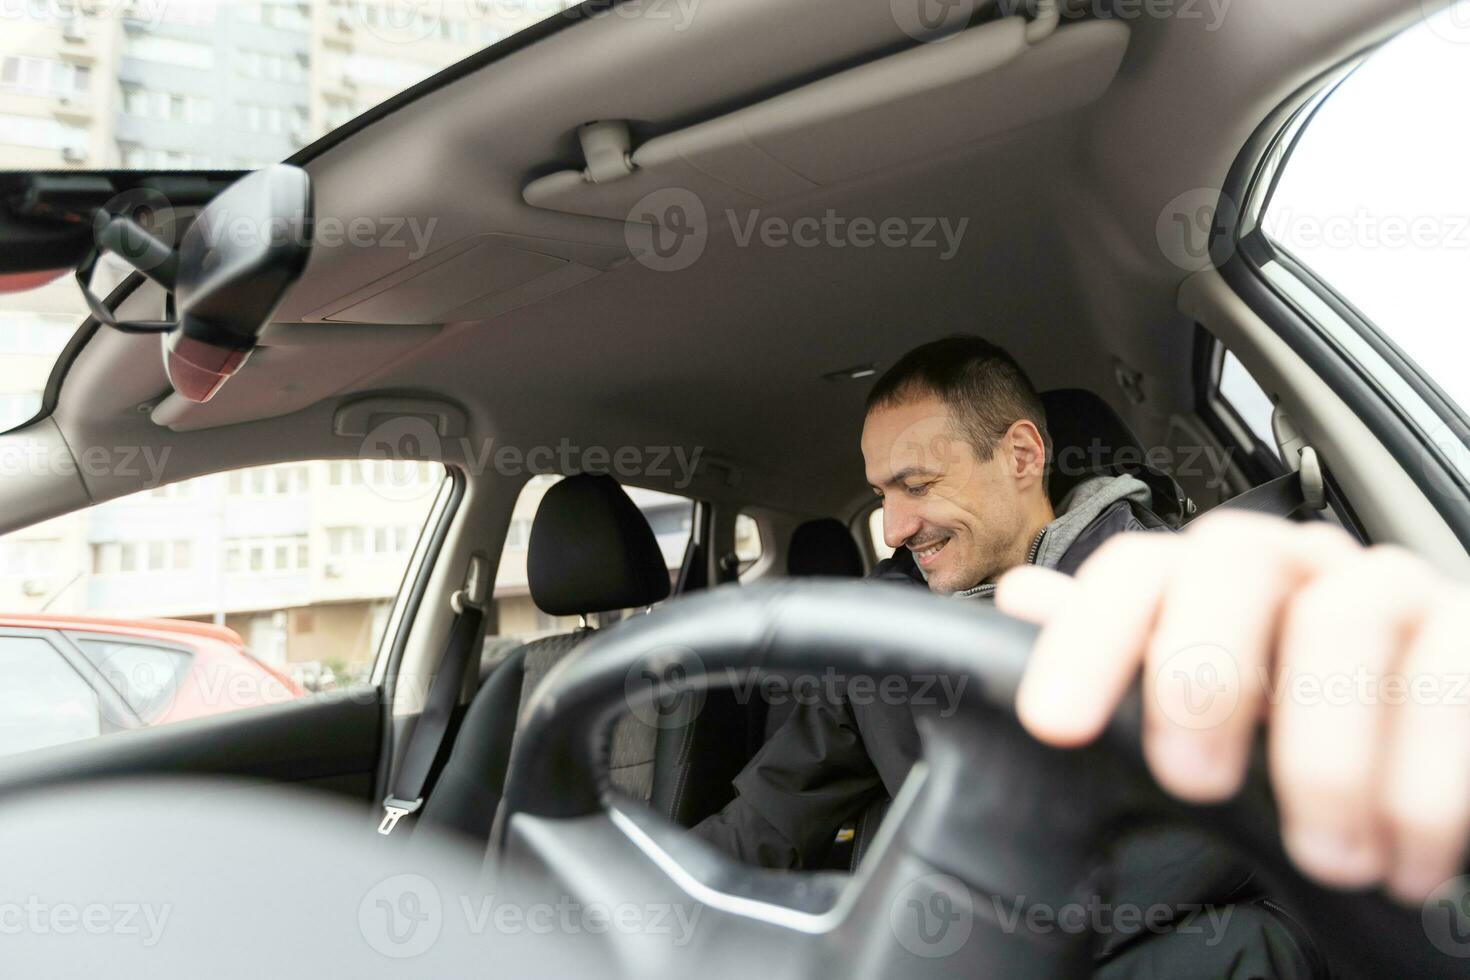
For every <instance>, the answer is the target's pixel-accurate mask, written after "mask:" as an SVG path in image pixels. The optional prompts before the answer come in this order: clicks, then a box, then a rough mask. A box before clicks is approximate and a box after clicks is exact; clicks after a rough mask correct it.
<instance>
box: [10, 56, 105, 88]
mask: <svg viewBox="0 0 1470 980" xmlns="http://www.w3.org/2000/svg"><path fill="white" fill-rule="evenodd" d="M91 87H92V69H90V68H88V67H87V66H85V65H72V64H68V63H67V62H64V61H57V60H56V59H54V58H31V57H28V56H26V55H7V56H6V57H4V58H0V88H5V89H9V90H11V91H15V92H24V93H25V94H27V95H84V94H86V93H87V92H88V91H89V90H90V89H91Z"/></svg>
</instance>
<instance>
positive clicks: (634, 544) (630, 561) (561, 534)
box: [526, 473, 669, 616]
mask: <svg viewBox="0 0 1470 980" xmlns="http://www.w3.org/2000/svg"><path fill="white" fill-rule="evenodd" d="M526 577H527V579H528V581H529V582H530V585H531V598H532V600H534V601H535V603H536V605H537V606H539V607H540V609H541V611H542V612H544V613H547V614H548V615H551V616H575V615H580V614H582V613H591V612H605V611H607V610H610V609H631V608H635V607H637V606H648V605H652V604H653V603H655V602H658V601H659V600H660V599H663V598H666V597H667V596H668V594H669V569H668V566H667V565H666V564H665V563H664V556H663V552H662V551H660V550H659V547H658V541H657V540H656V539H655V538H654V536H653V530H652V529H651V528H650V527H649V526H648V521H647V519H646V518H644V516H643V513H642V511H640V510H639V509H638V507H637V506H636V505H635V504H634V503H633V501H631V500H629V499H628V495H627V494H626V493H624V492H623V488H622V487H620V486H618V483H617V481H616V480H614V479H613V478H612V477H610V476H594V475H593V474H591V473H583V474H579V475H577V476H569V477H567V478H566V479H565V480H562V481H561V482H560V483H557V484H556V485H555V486H553V487H552V488H551V489H550V490H548V491H546V496H544V497H542V498H541V506H540V507H538V508H537V509H536V519H535V520H534V521H533V522H532V523H531V541H530V545H529V547H528V549H527V556H526Z"/></svg>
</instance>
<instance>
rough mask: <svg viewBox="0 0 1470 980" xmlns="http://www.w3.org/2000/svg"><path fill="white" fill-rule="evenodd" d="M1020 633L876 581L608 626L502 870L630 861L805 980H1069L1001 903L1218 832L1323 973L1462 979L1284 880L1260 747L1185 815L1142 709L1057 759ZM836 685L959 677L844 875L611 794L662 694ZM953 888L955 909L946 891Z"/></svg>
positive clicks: (1401, 938) (570, 690)
mask: <svg viewBox="0 0 1470 980" xmlns="http://www.w3.org/2000/svg"><path fill="white" fill-rule="evenodd" d="M1034 636H1035V630H1034V628H1033V627H1030V626H1028V625H1025V624H1022V623H1019V622H1017V621H1015V620H1011V619H1009V618H1007V617H1004V616H1002V615H1000V614H999V613H996V612H995V611H994V610H992V609H990V608H988V607H984V606H982V605H981V604H978V603H968V602H959V601H955V600H952V599H943V598H939V597H936V596H932V595H930V594H928V593H925V592H922V591H919V590H909V589H897V588H885V587H883V586H880V585H876V584H874V583H829V582H799V583H797V582H791V583H781V584H777V585H763V586H755V587H745V588H740V589H734V588H731V589H722V590H716V591H714V592H711V593H706V594H702V595H699V596H696V597H689V598H684V599H681V600H679V601H678V602H676V603H673V604H671V605H669V606H667V607H665V608H663V609H660V610H658V611H656V612H655V613H653V614H651V615H648V616H643V617H638V618H637V619H636V620H633V621H629V622H626V623H623V624H619V625H618V626H617V627H616V628H613V629H610V630H609V631H607V632H606V633H605V634H603V635H601V636H599V637H597V638H595V639H594V640H592V641H590V642H589V643H587V644H585V645H584V646H583V647H581V648H580V649H579V650H578V652H577V653H576V654H575V655H574V656H572V657H569V658H567V659H566V660H564V661H563V662H562V663H561V664H560V665H559V666H558V667H557V668H556V670H555V671H554V672H553V674H552V675H551V676H549V677H548V678H547V680H546V682H545V683H544V684H543V686H542V687H541V688H540V690H539V691H538V694H537V695H536V697H535V699H534V700H533V701H532V702H531V704H529V705H528V706H527V709H526V712H525V714H524V716H523V717H522V719H521V723H520V730H519V732H518V735H517V740H516V745H515V749H514V756H513V760H512V765H511V767H510V773H511V776H510V779H509V782H508V784H507V787H506V792H505V804H504V806H505V812H504V814H503V817H504V819H502V821H501V824H500V830H499V833H498V835H497V837H496V840H495V841H494V844H493V848H494V849H495V850H497V851H498V852H499V854H500V860H501V861H502V863H503V864H504V865H505V866H507V867H510V866H514V867H517V868H519V869H521V870H530V871H532V872H533V873H534V874H541V875H547V874H549V875H550V876H551V878H552V879H554V880H559V881H561V882H563V883H566V882H573V881H575V880H577V879H578V877H579V876H581V875H583V874H590V875H592V876H594V877H595V876H596V875H597V874H598V873H603V874H610V872H607V870H606V869H605V868H603V867H599V865H601V864H605V863H606V862H610V861H614V860H615V857H614V856H613V852H614V850H616V849H617V848H616V847H615V846H614V845H613V844H611V843H609V842H610V841H612V840H616V841H618V845H617V846H618V847H622V848H623V849H624V850H626V849H627V847H628V845H630V844H631V845H632V846H633V848H634V849H635V850H636V852H637V853H638V854H640V855H641V856H642V858H643V860H645V861H646V862H648V863H649V864H651V865H652V866H653V867H652V868H645V869H643V870H644V871H645V872H646V873H647V874H649V875H651V876H652V877H653V878H656V879H658V880H661V881H664V882H666V883H667V884H668V885H669V887H670V888H671V889H672V890H673V891H675V892H677V893H678V894H681V895H683V896H686V898H687V899H688V900H692V901H697V902H699V903H701V904H702V906H703V907H704V908H705V909H706V910H713V911H711V912H710V914H711V915H718V916H722V917H724V920H722V921H728V924H729V927H730V930H731V932H732V934H733V935H738V936H743V937H745V940H746V941H748V940H749V937H751V936H759V937H760V940H759V942H760V943H761V944H764V945H763V947H762V948H763V949H765V950H767V951H769V950H770V949H771V948H783V949H784V950H785V952H784V954H783V955H784V956H786V957H787V961H788V962H791V961H792V960H791V958H792V957H795V958H796V961H805V962H806V963H807V964H808V966H809V967H810V968H811V969H812V970H813V971H814V974H817V973H820V974H831V975H843V976H851V975H852V974H853V972H854V970H853V964H852V963H851V962H850V959H851V957H852V956H856V955H859V953H860V954H861V956H862V958H863V966H862V968H861V969H860V970H857V971H856V972H865V971H871V975H875V976H883V975H894V971H901V972H902V973H903V974H904V975H922V976H929V975H967V976H992V975H997V974H1004V975H1014V976H1077V975H1082V974H1085V973H1086V972H1087V971H1088V970H1089V969H1090V963H1091V960H1090V955H1091V954H1090V951H1089V950H1090V945H1091V941H1092V937H1090V936H1089V935H1087V934H1086V932H1085V931H1076V930H1073V931H1060V930H1057V929H1055V928H1049V929H1046V930H1038V929H1029V928H1028V927H1027V925H1026V919H1025V918H1024V917H1023V918H1022V919H1021V921H1020V924H1019V925H1018V924H1017V921H1016V920H1015V919H1010V920H1007V918H1006V917H1005V916H1004V915H1001V916H996V915H993V914H990V910H991V909H992V908H997V909H1000V908H1007V907H1011V904H1010V899H1009V898H1007V897H1017V898H1019V897H1021V896H1024V903H1025V904H1026V905H1027V906H1046V907H1050V908H1051V909H1059V908H1064V907H1066V906H1067V905H1068V904H1069V903H1076V902H1079V901H1086V895H1087V894H1089V893H1091V892H1095V890H1096V888H1097V879H1096V878H1095V877H1094V876H1095V875H1096V874H1097V872H1098V868H1099V866H1100V861H1099V854H1100V853H1101V852H1102V850H1103V849H1104V847H1105V846H1106V845H1107V844H1108V842H1109V841H1110V840H1111V839H1112V838H1114V837H1115V836H1116V835H1117V834H1118V833H1119V831H1120V830H1121V829H1122V828H1125V827H1136V826H1138V825H1139V823H1140V822H1152V823H1157V824H1165V825H1177V826H1183V827H1189V828H1194V829H1196V830H1199V829H1203V830H1205V831H1207V832H1209V833H1210V834H1212V835H1217V836H1218V837H1219V838H1221V839H1222V841H1223V842H1224V843H1225V844H1226V845H1228V846H1231V847H1233V848H1234V849H1235V850H1236V851H1237V852H1238V853H1239V854H1241V855H1243V856H1246V857H1248V858H1249V859H1251V860H1252V861H1253V862H1254V863H1255V865H1256V867H1257V868H1258V873H1259V874H1260V875H1262V876H1263V877H1264V880H1265V881H1266V882H1267V883H1269V890H1270V891H1271V893H1272V894H1273V895H1276V896H1278V897H1279V898H1280V899H1281V900H1282V901H1283V902H1285V903H1286V904H1287V905H1288V906H1289V907H1290V908H1292V909H1293V910H1294V912H1295V913H1296V914H1297V915H1298V917H1299V918H1300V919H1301V920H1303V921H1305V923H1306V925H1307V928H1308V931H1309V932H1310V933H1311V934H1312V936H1313V938H1314V939H1315V941H1316V945H1317V947H1318V949H1319V950H1320V951H1321V952H1322V953H1323V954H1325V955H1326V956H1327V957H1328V958H1329V960H1330V962H1331V964H1332V966H1333V969H1334V972H1335V973H1337V972H1343V973H1346V974H1357V973H1362V974H1363V975H1369V976H1388V975H1401V976H1405V975H1407V976H1440V975H1461V974H1464V973H1466V972H1467V968H1470V960H1467V959H1463V958H1458V957H1457V956H1455V955H1447V952H1448V951H1447V950H1446V946H1445V943H1446V942H1447V941H1453V939H1454V938H1455V937H1454V936H1450V937H1449V939H1446V937H1445V936H1444V935H1437V934H1436V933H1435V931H1434V930H1435V926H1434V923H1433V922H1431V916H1430V913H1429V910H1420V909H1408V908H1404V907H1402V906H1399V905H1397V904H1395V903H1393V902H1391V901H1389V900H1388V899H1386V898H1384V897H1383V896H1382V895H1381V894H1379V893H1377V892H1371V893H1344V892H1338V891H1334V890H1329V889H1325V888H1322V887H1319V886H1317V885H1315V884H1313V883H1311V882H1309V881H1307V880H1306V879H1304V878H1303V877H1302V876H1301V875H1300V874H1298V873H1297V871H1296V870H1295V868H1294V867H1293V866H1292V864H1291V863H1290V862H1289V861H1288V859H1287V858H1286V855H1285V853H1284V851H1283V849H1282V846H1281V843H1280V839H1279V837H1278V833H1277V820H1276V812H1275V809H1274V807H1273V805H1272V801H1271V796H1270V793H1269V789H1268V786H1267V783H1266V780H1265V778H1264V776H1263V773H1264V768H1263V765H1262V762H1261V753H1260V752H1259V751H1258V752H1257V754H1256V758H1255V760H1254V761H1253V764H1252V767H1251V772H1250V775H1249V777H1248V779H1247V782H1246V785H1245V787H1244V789H1243V790H1242V792H1241V793H1240V794H1238V795H1237V796H1236V798H1235V799H1233V800H1232V801H1230V802H1228V803H1227V804H1225V805H1221V806H1211V807H1199V806H1191V805H1187V804H1184V803H1181V802H1179V801H1177V800H1175V799H1173V798H1172V797H1170V796H1168V795H1167V794H1165V793H1164V792H1163V791H1161V790H1160V789H1159V788H1158V787H1157V785H1156V784H1155V783H1154V782H1153V780H1152V778H1151V777H1150V776H1149V775H1148V771H1147V768H1146V766H1145V764H1144V762H1143V759H1142V755H1141V750H1140V741H1139V735H1140V722H1139V719H1140V712H1139V704H1138V698H1137V695H1136V693H1135V694H1134V695H1133V697H1132V698H1131V699H1130V701H1129V702H1128V703H1126V704H1125V705H1124V707H1123V708H1122V709H1121V710H1120V711H1119V713H1118V715H1117V717H1116V718H1115V719H1114V721H1113V723H1112V725H1111V726H1110V728H1109V730H1108V731H1107V733H1106V734H1105V735H1104V737H1103V738H1102V739H1100V740H1099V741H1098V742H1097V743H1096V744H1094V745H1091V746H1088V747H1085V748H1082V749H1076V750H1058V749H1053V748H1050V747H1046V746H1043V745H1041V744H1040V743H1038V742H1036V741H1035V740H1033V739H1032V738H1031V737H1030V736H1028V735H1027V734H1026V733H1025V732H1024V731H1023V730H1022V729H1021V727H1020V725H1019V723H1018V722H1017V721H1016V719H1015V715H1014V712H1013V707H1012V706H1013V703H1014V698H1015V692H1016V688H1017V685H1018V683H1019V681H1020V678H1021V674H1022V671H1023V668H1024V666H1025V663H1026V659H1027V656H1028V652H1029V649H1030V645H1031V643H1032V641H1033V639H1034ZM828 667H832V668H835V669H836V670H837V671H838V672H841V673H844V674H848V675H869V676H874V677H878V676H884V675H900V676H906V677H913V676H915V675H931V676H935V675H948V676H949V677H951V678H955V679H961V678H964V679H967V683H966V686H965V689H964V696H963V697H962V698H961V699H960V705H959V709H958V710H957V711H955V712H954V713H953V715H952V716H950V717H949V718H947V719H945V720H943V721H934V720H931V719H923V718H921V719H920V730H921V733H922V736H923V743H924V752H923V756H924V757H923V761H922V762H920V763H919V764H918V765H916V766H915V769H914V772H913V774H912V775H911V776H910V779H909V781H908V783H907V784H906V785H905V787H904V790H903V792H902V793H900V794H899V799H897V800H895V802H894V806H893V808H892V809H891V811H890V814H889V817H888V818H887V820H886V821H885V825H884V828H883V832H882V834H881V835H880V840H879V842H878V843H876V844H875V845H874V847H873V848H872V850H871V851H870V852H869V857H868V858H867V859H866V860H865V861H864V865H863V867H862V868H861V869H860V871H859V873H858V874H857V876H855V877H854V878H853V879H850V880H848V879H843V880H841V881H834V880H833V879H830V878H826V877H822V876H816V877H813V876H809V875H787V874H778V873H773V872H762V871H759V870H755V869H751V868H748V867H745V866H742V865H740V864H738V863H736V862H734V861H733V860H730V859H727V858H725V857H724V856H722V855H718V854H716V853H715V852H714V851H713V849H712V848H710V847H708V846H707V845H705V844H704V843H703V842H700V841H694V840H692V839H690V838H689V836H688V834H687V832H686V831H685V830H683V829H682V828H678V827H676V826H675V825H674V824H672V823H671V822H670V821H669V820H667V819H666V818H664V817H662V816H660V815H658V814H656V813H653V812H652V811H651V810H648V809H647V808H644V807H641V806H637V805H629V803H628V802H627V800H626V798H625V797H621V796H620V795H619V794H618V793H617V792H616V791H615V790H614V789H613V788H612V785H611V783H610V781H609V778H608V754H609V747H610V734H609V733H610V731H611V728H612V726H613V724H614V722H615V721H616V720H617V718H618V717H619V716H621V715H622V714H624V713H626V712H628V711H629V710H630V708H637V707H639V706H641V705H644V704H647V703H648V702H651V701H654V700H655V699H657V698H660V697H663V698H667V697H668V696H669V694H670V693H671V692H693V696H698V692H699V691H701V690H703V689H705V688H708V687H710V686H714V685H720V684H728V683H731V682H732V681H737V680H740V679H743V678H744V677H745V676H746V675H747V672H749V671H760V672H778V673H784V674H788V675H789V674H792V673H797V674H799V673H802V672H811V671H820V670H823V669H825V668H828ZM648 678H653V679H654V680H655V683H649V681H648ZM1258 749H1259V746H1258ZM569 841H571V842H572V843H569ZM578 842H580V843H578ZM956 883H958V885H957V884H956ZM961 886H962V889H963V891H964V892H967V893H968V894H957V893H955V894H952V893H954V892H955V891H956V889H957V888H959V887H961ZM996 897H1001V904H1000V905H993V904H992V899H995V898H996ZM905 902H908V903H913V902H918V903H919V905H917V906H914V907H915V908H919V907H932V908H933V909H934V910H935V913H936V914H940V913H943V912H944V911H945V910H946V909H953V908H955V907H956V903H961V904H963V903H966V902H968V903H969V904H970V908H971V911H972V914H971V916H970V921H969V923H968V927H967V929H966V935H965V938H964V940H963V941H962V942H961V943H960V944H959V945H958V947H957V948H955V949H953V950H949V951H947V952H946V953H945V955H944V956H942V957H940V956H935V957H927V956H926V955H925V952H924V950H922V949H919V950H915V948H914V945H915V944H914V942H909V941H906V937H905V936H904V934H903V929H902V928H901V927H900V925H899V923H898V922H897V920H896V919H895V918H894V916H893V909H895V908H902V907H903V906H904V903H905ZM925 903H929V905H928V906H925ZM1421 911H1422V912H1423V914H1422V915H1421ZM1450 915H1451V920H1450V921H1447V922H1445V923H1444V924H1443V930H1442V931H1444V932H1446V933H1448V932H1450V931H1451V930H1454V929H1456V928H1458V927H1463V926H1464V924H1465V921H1466V919H1465V915H1466V913H1465V910H1464V909H1451V910H1450ZM885 920H886V921H885ZM936 921H937V920H936ZM919 925H920V927H922V923H920V924H919ZM742 929H743V930H744V931H742ZM752 930H754V931H752ZM834 935H840V936H842V937H844V938H843V940H842V941H841V942H833V941H831V937H832V936H834ZM824 937H826V939H825V940H824ZM783 944H784V945H783ZM854 944H855V945H854ZM746 948H747V949H748V948H750V947H746ZM803 948H810V949H812V950H813V953H812V954H811V955H810V956H803V954H802V949H803ZM1467 952H1470V950H1467ZM844 955H845V956H846V957H848V960H849V961H848V962H846V965H844V962H845V961H844V960H843V957H844ZM834 956H835V957H836V960H835V961H834V959H833V957H834Z"/></svg>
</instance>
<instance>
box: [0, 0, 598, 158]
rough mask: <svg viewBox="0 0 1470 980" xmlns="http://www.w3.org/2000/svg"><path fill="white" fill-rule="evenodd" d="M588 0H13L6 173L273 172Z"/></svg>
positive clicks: (7, 43)
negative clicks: (393, 101) (402, 95)
mask: <svg viewBox="0 0 1470 980" xmlns="http://www.w3.org/2000/svg"><path fill="white" fill-rule="evenodd" d="M576 2H577V0H511V2H487V0H411V2H404V0H285V2H275V0H230V2H228V3H221V2H217V0H210V2H207V3H206V2H198V0H189V2H167V0H152V2H148V3H142V2H121V0H113V2H78V0H5V2H4V3H0V103H3V105H0V170H52V169H79V168H80V169H93V170H111V169H115V168H118V167H125V168H129V169H136V168H142V169H153V168H169V167H188V168H196V169H235V168H239V167H256V166H262V165H264V164H266V163H268V162H273V161H276V160H281V159H284V158H285V157H287V156H289V155H291V154H292V153H294V152H295V151H296V150H298V149H300V148H301V147H303V146H305V145H306V144H307V143H310V142H312V141H313V140H316V139H317V138H319V137H321V136H323V135H325V134H326V133H327V132H329V131H331V130H332V129H335V128H337V127H338V126H341V125H342V124H343V123H345V122H347V121H348V120H350V119H352V118H354V117H356V116H358V115H360V114H361V113H363V112H366V111H367V110H368V109H370V108H372V107H373V106H375V105H378V104H379V103H381V102H383V101H384V100H386V99H389V98H391V97H393V96H395V95H397V94H398V93H399V92H401V91H403V90H404V89H406V88H408V87H409V86H411V85H414V84H415V83H417V82H419V81H421V80H422V79H425V78H427V77H429V76H430V75H433V74H434V73H435V72H438V71H441V70H443V69H444V68H446V67H447V66H449V65H452V64H455V63H456V62H459V61H461V60H463V59H464V58H467V57H469V56H470V55H472V54H474V53H475V52H476V51H479V50H480V49H481V48H482V47H484V46H485V45H487V44H490V43H492V42H494V41H496V40H499V39H500V38H502V37H506V36H508V35H511V34H514V33H516V32H517V31H520V30H522V29H524V28H526V27H529V26H531V25H532V24H535V23H537V22H539V21H542V20H545V19H547V18H550V17H555V16H557V15H559V14H561V13H562V11H564V10H566V9H567V8H569V7H572V6H574V5H575V4H576ZM205 89H209V90H212V91H213V92H215V93H217V94H218V96H219V100H220V101H219V103H218V104H217V105H214V104H210V103H208V102H205V101H202V100H196V99H193V98H192V95H193V93H196V92H202V91H204V90H205ZM119 91H120V92H121V96H122V97H121V98H118V97H117V93H119ZM60 100H65V101H64V102H62V101H60ZM195 103H197V104H195ZM140 119H142V120H148V122H147V123H146V124H142V125H140ZM155 120H161V121H166V122H167V123H168V124H167V125H158V124H156V123H155V122H154V121H155Z"/></svg>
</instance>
